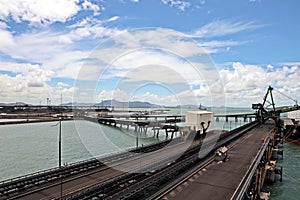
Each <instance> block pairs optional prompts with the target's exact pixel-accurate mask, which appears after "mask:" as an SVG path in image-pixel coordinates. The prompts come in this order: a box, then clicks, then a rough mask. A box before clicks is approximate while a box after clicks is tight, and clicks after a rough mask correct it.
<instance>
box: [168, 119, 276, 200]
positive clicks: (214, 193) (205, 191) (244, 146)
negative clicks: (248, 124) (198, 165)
mask: <svg viewBox="0 0 300 200" xmlns="http://www.w3.org/2000/svg"><path fill="white" fill-rule="evenodd" d="M274 127H275V124H274V123H272V122H270V121H268V122H267V123H266V124H263V125H260V126H258V127H256V128H254V129H252V130H251V131H249V132H248V133H247V134H246V135H245V136H244V138H243V139H242V140H240V141H239V142H238V143H236V144H235V145H234V146H233V148H232V149H230V150H229V160H228V161H227V162H223V163H219V164H218V163H217V162H213V163H211V164H210V165H208V166H207V167H206V168H205V169H202V170H201V171H199V172H198V173H196V174H194V175H193V176H192V177H191V178H189V179H188V180H186V181H185V182H184V183H182V184H181V185H179V186H177V187H176V188H175V189H173V190H172V191H170V192H169V193H168V194H167V195H166V196H164V197H163V199H178V200H179V199H199V198H201V199H214V200H219V199H220V200H223V199H230V198H231V197H232V195H233V194H234V192H235V190H236V188H237V187H238V185H239V183H240V182H241V180H242V179H243V176H244V175H245V174H246V172H247V170H248V168H249V166H250V165H251V163H252V161H253V160H254V158H255V156H256V154H257V153H258V151H259V149H260V147H261V146H262V141H261V139H262V138H265V137H266V135H267V134H268V133H269V132H270V131H271V130H272V129H274Z"/></svg>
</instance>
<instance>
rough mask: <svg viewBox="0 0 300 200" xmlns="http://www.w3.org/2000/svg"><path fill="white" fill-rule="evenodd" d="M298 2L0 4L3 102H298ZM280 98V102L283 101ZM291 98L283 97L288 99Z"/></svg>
mask: <svg viewBox="0 0 300 200" xmlns="http://www.w3.org/2000/svg"><path fill="white" fill-rule="evenodd" d="M299 8H300V2H298V1H280V0H228V1H219V0H193V1H186V0H109V1H108V0H107V1H105V0H98V1H93V0H43V1H39V0H9V1H8V0H0V102H3V103H8V102H20V101H22V102H26V103H31V104H40V103H41V104H46V98H50V99H51V101H52V104H58V103H60V96H61V94H62V96H63V101H64V102H70V101H76V102H101V100H104V99H112V98H114V99H116V100H122V101H133V100H139V101H149V102H151V103H156V104H163V105H178V104H199V103H202V104H204V105H227V106H236V107H250V106H251V104H252V103H256V102H261V101H262V98H263V96H264V94H265V92H266V90H267V87H268V85H272V86H273V87H274V88H275V90H274V96H275V101H276V103H277V105H284V104H287V105H293V104H294V102H293V101H292V100H290V99H289V98H288V97H292V98H293V99H300V70H299V67H298V65H300V56H299V52H300V40H299V35H300V28H299V27H300V21H299V19H300V13H299V11H298V10H299ZM282 93H283V94H284V95H285V96H284V95H282ZM287 96H288V97H287Z"/></svg>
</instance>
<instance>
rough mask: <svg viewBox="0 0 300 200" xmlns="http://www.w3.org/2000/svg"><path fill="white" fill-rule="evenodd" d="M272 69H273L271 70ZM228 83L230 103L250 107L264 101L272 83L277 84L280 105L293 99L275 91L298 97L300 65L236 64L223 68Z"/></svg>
mask: <svg viewBox="0 0 300 200" xmlns="http://www.w3.org/2000/svg"><path fill="white" fill-rule="evenodd" d="M270 69H271V70H270ZM220 75H221V78H222V81H223V83H224V86H225V92H226V101H227V102H228V104H229V105H231V106H234V105H235V106H248V107H250V106H251V104H252V103H261V102H262V99H263V97H264V94H265V93H266V91H267V90H266V89H267V87H268V86H269V85H272V86H273V87H274V94H275V95H274V98H275V103H276V104H277V105H289V104H291V103H293V102H291V101H290V100H289V99H287V98H286V97H284V96H282V95H281V94H278V93H276V90H279V91H282V92H284V93H286V94H288V95H290V96H291V97H293V98H295V99H299V98H300V95H299V92H300V83H299V81H298V80H300V72H299V69H298V68H297V67H279V68H278V67H277V68H275V67H273V66H272V67H271V66H270V65H269V67H267V68H264V67H261V66H258V65H245V64H242V63H238V62H236V63H233V64H232V68H231V69H223V70H221V71H220Z"/></svg>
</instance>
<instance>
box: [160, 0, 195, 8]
mask: <svg viewBox="0 0 300 200" xmlns="http://www.w3.org/2000/svg"><path fill="white" fill-rule="evenodd" d="M162 2H163V3H164V4H166V5H169V6H170V7H174V8H177V9H179V10H181V11H184V10H185V9H186V8H188V7H190V6H191V3H190V2H188V1H182V0H162Z"/></svg>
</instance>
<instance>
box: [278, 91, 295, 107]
mask: <svg viewBox="0 0 300 200" xmlns="http://www.w3.org/2000/svg"><path fill="white" fill-rule="evenodd" d="M275 91H276V92H278V93H279V94H281V95H283V96H285V97H287V98H288V99H290V100H292V101H294V102H295V104H296V106H298V100H295V99H293V98H292V97H290V96H288V95H286V94H284V93H283V92H280V91H279V90H275Z"/></svg>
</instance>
